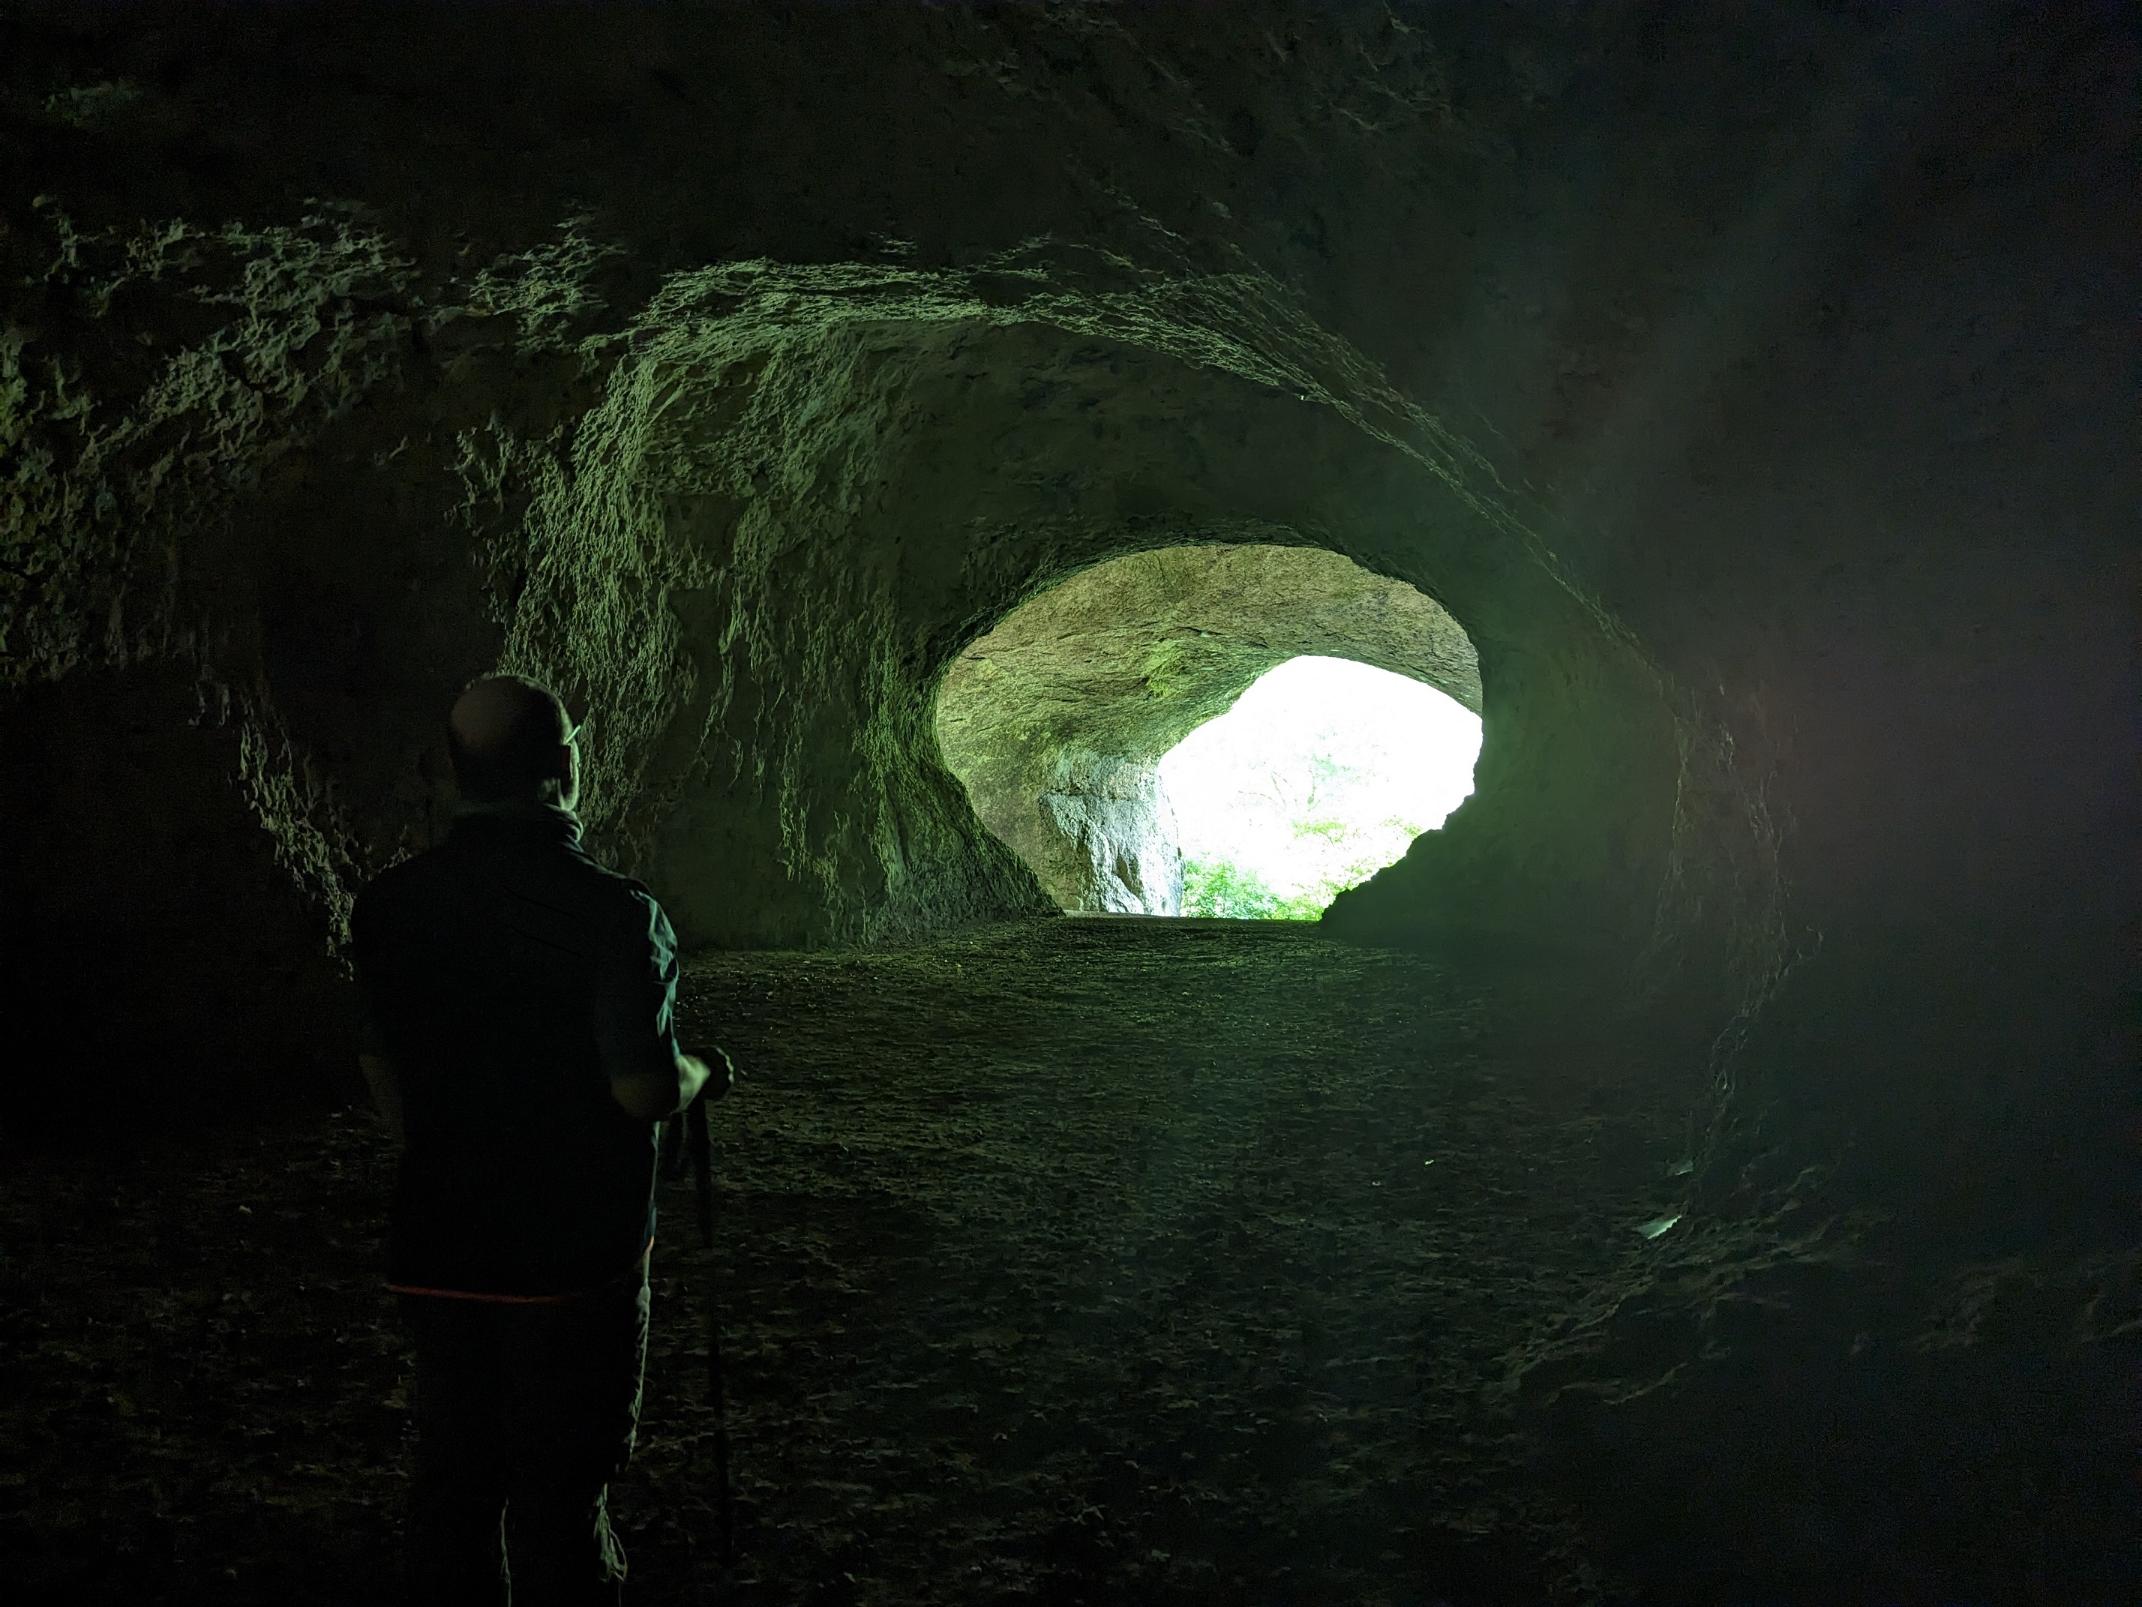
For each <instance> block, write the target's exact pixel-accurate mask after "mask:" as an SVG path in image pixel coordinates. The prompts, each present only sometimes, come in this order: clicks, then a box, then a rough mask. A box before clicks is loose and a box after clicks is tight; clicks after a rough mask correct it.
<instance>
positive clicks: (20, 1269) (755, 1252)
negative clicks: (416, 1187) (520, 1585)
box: [0, 919, 1698, 1607]
mask: <svg viewBox="0 0 2142 1607" xmlns="http://www.w3.org/2000/svg"><path fill="white" fill-rule="evenodd" d="M685 1013H686V1018H687V1030H686V1033H685V1036H686V1039H687V1042H699V1043H704V1042H707V1041H718V1042H721V1043H723V1044H725V1045H727V1046H728V1047H729V1048H730V1049H731V1050H732V1052H733V1053H734V1054H735V1056H736V1058H737V1060H738V1061H739V1063H740V1064H741V1065H742V1066H743V1067H744V1068H746V1070H747V1073H748V1076H749V1079H750V1080H749V1083H748V1086H747V1087H746V1088H744V1089H743V1090H742V1092H741V1093H740V1094H739V1095H738V1096H737V1098H736V1099H735V1100H734V1101H733V1102H732V1103H731V1104H730V1105H729V1106H727V1107H726V1108H725V1109H724V1110H723V1111H722V1112H721V1114H720V1117H719V1121H718V1130H719V1138H718V1141H717V1142H718V1145H719V1153H718V1156H717V1160H718V1164H719V1166H720V1168H721V1182H720V1188H719V1213H720V1225H719V1242H718V1245H717V1247H716V1249H715V1250H714V1251H713V1252H712V1253H711V1254H708V1253H704V1252H702V1251H701V1250H700V1249H699V1248H698V1247H697V1244H696V1239H695V1234H694V1229H693V1224H692V1211H691V1197H690V1194H689V1191H688V1189H682V1188H679V1189H673V1190H671V1191H670V1192H668V1193H666V1194H665V1200H664V1211H665V1223H664V1228H663V1232H662V1235H661V1239H660V1242H659V1243H658V1245H657V1247H656V1252H655V1272H656V1296H655V1297H656V1307H655V1336H654V1341H653V1349H652V1352H651V1355H650V1359H649V1367H648V1374H649V1376H648V1398H647V1409H646V1415H645V1418H644V1421H643V1428H642V1435H641V1444H640V1453H639V1455H638V1457H637V1459H636V1461H635V1464H634V1466H633V1469H632V1471H631V1473H630V1474H629V1475H628V1476H627V1478H626V1479H625V1480H624V1481H623V1483H622V1486H621V1487H620V1488H619V1489H617V1490H616V1492H615V1498H614V1502H615V1508H616V1511H617V1514H618V1520H619V1525H620V1529H621V1532H622V1533H623V1534H624V1536H625V1539H626V1543H627V1546H628V1549H629V1551H630V1553H631V1558H632V1575H633V1599H635V1600H638V1601H641V1602H643V1603H656V1602H662V1603H668V1602H695V1601H700V1600H711V1599H713V1598H712V1594H711V1591H712V1587H713V1585H714V1583H715V1572H714V1568H713V1559H712V1557H711V1555H710V1554H709V1553H710V1550H711V1545H712V1535H713V1530H714V1525H713V1517H712V1513H713V1488H714V1480H713V1477H712V1472H711V1461H712V1459H711V1455H710V1450H709V1445H710V1435H709V1429H710V1425H711V1423H712V1421H713V1418H712V1413H711V1408H710V1407H709V1405H708V1403H707V1402H706V1400H705V1398H704V1395H703V1386H702V1378H703V1370H704V1369H703V1357H704V1350H703V1345H704V1337H703V1336H704V1331H705V1330H704V1327H703V1318H702V1309H703V1308H702V1300H703V1298H704V1295H705V1293H706V1292H707V1291H708V1290H709V1289H711V1290H712V1291H713V1292H714V1293H715V1295H716V1297H717V1298H718V1301H719V1322H720V1329H719V1331H720V1334H721V1341H722V1346H723V1351H724V1355H725V1360H726V1364H727V1373H728V1396H729V1399H728V1423H729V1427H730V1434H731V1439H732V1442H733V1454H732V1461H733V1477H734V1489H735V1501H736V1509H735V1510H736V1515H737V1529H736V1540H737V1550H738V1557H739V1568H738V1571H737V1574H736V1576H735V1579H734V1582H733V1583H734V1592H733V1599H734V1600H737V1601H740V1602H745V1603H763V1604H767V1607H774V1604H801V1603H812V1604H835V1603H841V1604H857V1607H863V1604H872V1607H875V1604H917V1603H939V1602H943V1603H955V1602H956V1603H985V1604H986V1603H1004V1604H1011V1603H1078V1602H1092V1603H1101V1602H1109V1603H1150V1604H1154V1607H1172V1604H1189V1603H1201V1604H1202V1603H1244V1604H1247V1603H1258V1604H1266V1603H1272V1604H1277V1603H1361V1604H1373V1603H1384V1604H1390V1607H1399V1604H1420V1607H1425V1604H1429V1603H1435V1602H1449V1603H1475V1602H1501V1601H1511V1602H1516V1601H1532V1600H1541V1599H1545V1598H1548V1597H1553V1596H1560V1597H1576V1596H1581V1595H1584V1594H1587V1593H1589V1591H1590V1589H1591V1588H1592V1587H1593V1586H1594V1585H1595V1584H1598V1583H1601V1582H1600V1581H1596V1580H1593V1579H1592V1578H1591V1577H1590V1576H1589V1575H1588V1574H1587V1572H1586V1568H1585V1565H1584V1563H1583V1561H1582V1558H1581V1556H1580V1555H1579V1553H1578V1550H1577V1548H1576V1535H1577V1529H1576V1526H1575V1523H1574V1519H1573V1514H1572V1513H1571V1512H1569V1511H1568V1510H1566V1509H1565V1508H1564V1507H1563V1506H1562V1505H1561V1504H1560V1501H1559V1499H1558V1498H1557V1497H1555V1496H1553V1495H1551V1494H1550V1493H1548V1490H1547V1488H1546V1487H1545V1486H1544V1485H1543V1484H1541V1482H1540V1481H1538V1480H1536V1479H1533V1478H1530V1477H1528V1475H1527V1473H1526V1468H1527V1466H1528V1465H1529V1463H1530V1461H1531V1452H1530V1449H1529V1448H1528V1447H1527V1446H1526V1445H1525V1444H1524V1443H1523V1439H1524V1432H1525V1431H1524V1429H1523V1427H1522V1426H1521V1424H1520V1421H1519V1418H1518V1415H1517V1413H1516V1411H1515V1408H1514V1406H1513V1401H1514V1399H1515V1396H1516V1394H1517V1390H1516V1388H1515V1384H1516V1380H1517V1378H1518V1376H1519V1374H1520V1373H1521V1372H1522V1371H1523V1370H1524V1369H1525V1368H1526V1366H1527V1365H1528V1364H1529V1363H1531V1362H1532V1361H1534V1360H1536V1359H1538V1358H1539V1357H1541V1356H1543V1355H1546V1354H1547V1353H1549V1352H1550V1351H1552V1350H1554V1349H1555V1348H1556V1347H1557V1346H1558V1345H1562V1344H1565V1343H1566V1342H1567V1341H1568V1340H1569V1339H1570V1337H1571V1335H1572V1334H1573V1333H1576V1332H1578V1331H1579V1330H1581V1329H1582V1328H1583V1327H1584V1325H1585V1324H1586V1323H1587V1322H1589V1321H1591V1320H1593V1319H1595V1318H1596V1317H1597V1316H1598V1315H1599V1314H1600V1312H1601V1311H1602V1310H1603V1309H1604V1307H1605V1306H1606V1305H1607V1304H1609V1303H1610V1298H1611V1295H1612V1293H1613V1291H1615V1290H1616V1289H1617V1288H1626V1287H1630V1286H1632V1285H1633V1284H1634V1283H1635V1282H1636V1281H1639V1280H1640V1279H1641V1278H1642V1276H1643V1272H1644V1265H1645V1257H1647V1256H1648V1255H1651V1254H1653V1253H1654V1248H1653V1245H1652V1244H1651V1242H1650V1241H1648V1240H1647V1239H1646V1238H1645V1236H1644V1234H1643V1233H1642V1232H1641V1231H1640V1230H1641V1227H1642V1225H1643V1224H1645V1223H1646V1222H1649V1221H1651V1220H1653V1219H1655V1218H1657V1217H1659V1216H1661V1215H1663V1214H1669V1213H1671V1212H1672V1211H1673V1210H1674V1209H1675V1208H1676V1200H1677V1190H1678V1189H1679V1188H1680V1187H1681V1186H1682V1184H1681V1182H1680V1181H1678V1180H1677V1178H1676V1176H1675V1173H1676V1170H1677V1164H1676V1163H1677V1162H1678V1161H1679V1160H1680V1159H1681V1158H1682V1156H1683V1155H1684V1154H1685V1150H1686V1144H1687V1136H1688V1128H1689V1119H1690V1111H1691V1110H1692V1108H1693V1107H1694V1105H1695V1103H1696V1101H1697V1098H1698V1091H1697V1089H1696V1087H1695V1084H1694V1081H1693V1079H1692V1077H1691V1074H1690V1073H1691V1069H1692V1068H1691V1067H1690V1066H1688V1065H1686V1064H1669V1063H1666V1061H1665V1060H1663V1059H1662V1057H1661V1055H1660V1053H1659V1052H1658V1051H1656V1050H1653V1051H1651V1052H1648V1053H1647V1052H1643V1051H1640V1050H1639V1049H1637V1048H1636V1047H1634V1046H1632V1045H1629V1044H1626V1043H1624V1044H1622V1045H1620V1046H1618V1047H1617V1046H1616V1045H1614V1044H1613V1043H1611V1042H1605V1041H1586V1040H1585V1038H1584V1037H1583V1036H1582V1035H1577V1036H1572V1035H1571V1034H1570V1033H1569V1032H1568V1031H1567V1030H1565V1028H1564V1027H1562V1026H1559V1025H1556V1024H1555V1020H1556V1018H1555V1016H1554V1014H1553V1012H1545V1013H1543V1011H1542V1008H1541V1001H1540V1000H1538V999H1537V998H1536V997H1532V998H1523V997H1518V996H1515V995H1512V996H1501V995H1499V994H1498V992H1497V990H1496V989H1495V987H1494V986H1493V985H1492V984H1491V983H1490V982H1488V981H1485V980H1483V979H1481V978H1478V977H1474V978H1472V979H1471V980H1466V979H1464V978H1461V977H1459V976H1456V975H1453V974H1452V973H1451V972H1450V971H1448V970H1447V969H1441V968H1438V967H1437V966H1436V965H1434V964H1431V963H1430V962H1428V961H1426V960H1423V959H1420V958H1418V957H1413V956H1407V955H1401V954H1394V953H1386V952H1380V951H1375V950H1364V949H1358V948H1351V947H1347V946H1343V945H1340V944H1336V943H1333V942H1331V941H1329V940H1327V939H1325V938H1322V937H1320V936H1318V935H1317V933H1316V932H1315V930H1314V929H1313V928H1309V927H1302V926H1288V925H1280V924H1272V925H1262V926H1250V925H1236V924H1230V923H1203V922H1159V921H1137V920H1105V919H1104V920H1055V921H1040V922H1030V923H1024V924H1018V925H1012V926H1005V927H999V928H993V929H989V930H987V931H983V932H979V933H976V934H973V935H970V936H967V937H964V938H961V939H958V940H954V941H948V942H942V943H937V944H933V945H930V946H928V947H923V948H915V949H908V950H900V951H881V952H874V953H868V954H861V953H857V954H808V955H806V954H755V955H732V956H722V957H716V958H713V959H709V960H706V961H703V962H701V963H699V964H697V965H696V966H695V967H694V969H693V970H692V973H691V975H690V978H689V984H688V990H687V997H686V1006H685ZM390 1166H391V1158H390V1155H389V1152H388V1148H387V1146H386V1144H385V1142H384V1141H383V1139H382V1138H381V1137H380V1136H379V1135H378V1133H377V1131H376V1130H375V1128H374V1126H373V1125H372V1123H371V1121H370V1119H369V1117H368V1116H367V1115H366V1114H365V1113H364V1112H362V1111H360V1110H354V1109H353V1110H343V1111H339V1112H336V1113H334V1114H333V1115H332V1116H331V1117H328V1118H323V1119H319V1120H315V1121H311V1122H308V1123H302V1124H297V1125H290V1126H283V1127H278V1128H277V1129H275V1130H273V1131H266V1132H263V1131H254V1132H250V1133H234V1134H226V1135H224V1136H221V1137H214V1138H207V1139H203V1138H199V1137H195V1138H189V1139H186V1140H183V1141H181V1140H178V1139H158V1138H157V1137H156V1136H155V1135H154V1134H153V1133H152V1132H150V1131H147V1130H146V1124H139V1123H137V1124H136V1125H134V1126H133V1127H131V1128H130V1129H129V1130H127V1131H124V1132H119V1133H116V1134H115V1135H114V1136H113V1139H112V1142H111V1144H110V1145H108V1146H106V1147H105V1148H104V1149H103V1150H102V1151H101V1152H100V1154H99V1158H97V1159H95V1160H93V1161H86V1162H85V1161H84V1160H82V1159H81V1158H79V1157H77V1158H74V1159H69V1160H64V1161H62V1160H59V1159H56V1158H54V1159H46V1160H37V1161H32V1162H29V1163H26V1164H24V1165H21V1166H19V1167H17V1168H16V1169H15V1170H14V1171H13V1172H12V1173H11V1175H10V1176H9V1177H8V1178H7V1179H6V1181H5V1183H4V1185H0V1228H4V1235H5V1236H4V1244H5V1254H6V1259H5V1264H4V1267H0V1299H4V1306H0V1391H4V1400H5V1403H6V1410H7V1429H6V1436H7V1444H6V1447H5V1451H6V1454H5V1456H4V1457H0V1560H4V1566H5V1568H6V1571H7V1574H8V1576H9V1581H10V1583H9V1589H8V1594H9V1597H10V1599H11V1600H14V1601H16V1602H22V1603H33V1602H34V1603H43V1602H70V1603H75V1602H83V1603H87V1602H105V1601H120V1600H125V1601H128V1602H135V1603H149V1602H158V1601H173V1602H176V1601H204V1600H218V1601H228V1602H234V1603H267V1602H276V1603H287V1602H318V1603H343V1602H350V1603H356V1602H367V1603H370V1602H377V1601H380V1600H382V1599H390V1593H389V1591H388V1590H387V1587H386V1585H385V1580H386V1579H387V1578H388V1577H389V1576H390V1574H391V1568H392V1560H393V1558H394V1556H395V1554H396V1548H397V1545H398V1537H399V1530H400V1513H399V1504H400V1501H401V1496H402V1490H403V1475H402V1471H401V1457H402V1453H403V1448H404V1439H405V1433H406V1428H407V1423H408V1388H409V1367H408V1362H407V1358H406V1356H405V1354H404V1350H403V1347H402V1343H401V1339H400V1336H399V1334H398V1332H397V1330H396V1328H395V1325H394V1322H393V1317H392V1310H391V1307H390V1305H389V1304H388V1300H387V1297H386V1296H385V1295H384V1294H383V1292H382V1291H381V1290H380V1289H379V1287H378V1283H377V1274H376V1268H377V1264H378V1255H379V1238H380V1230H381V1214H382V1202H383V1200H384V1195H385V1191H386V1187H387V1183H388V1177H389V1171H390Z"/></svg>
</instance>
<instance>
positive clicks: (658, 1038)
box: [596, 889, 728, 1122]
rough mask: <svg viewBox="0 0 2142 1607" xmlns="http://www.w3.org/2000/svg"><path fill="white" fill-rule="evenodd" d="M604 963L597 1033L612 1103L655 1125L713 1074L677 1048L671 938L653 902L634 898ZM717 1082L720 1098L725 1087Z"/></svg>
mask: <svg viewBox="0 0 2142 1607" xmlns="http://www.w3.org/2000/svg"><path fill="white" fill-rule="evenodd" d="M606 958H607V962H608V963H607V965H606V968H605V970H604V972H603V975H602V977H601V978H600V982H599V986H598V989H597V995H596V1008H597V1010H598V1012H599V1016H598V1020H597V1023H596V1026H597V1037H598V1040H599V1042H600V1044H601V1047H602V1058H603V1068H604V1070H605V1071H606V1072H608V1074H609V1078H610V1097H611V1098H612V1099H614V1100H615V1101H616V1102H617V1105H618V1108H619V1109H620V1110H622V1111H624V1113H625V1114H626V1115H628V1116H630V1117H632V1118H633V1120H635V1121H642V1122H658V1121H661V1120H662V1119H663V1118H665V1117H668V1116H674V1115H676V1114H677V1112H678V1111H680V1110H682V1109H684V1107H685V1106H687V1105H689V1104H690V1103H691V1102H692V1101H693V1100H694V1099H696V1098H698V1097H699V1091H700V1090H701V1089H702V1088H704V1087H705V1086H706V1084H707V1080H708V1078H709V1076H710V1075H711V1072H710V1069H709V1067H708V1066H707V1063H706V1062H705V1061H704V1060H701V1059H700V1058H699V1057H698V1056H697V1055H688V1054H686V1053H684V1051H683V1050H681V1049H679V1048H678V1047H677V1032H676V1010H677V934H676V932H675V931H674V930H673V929H672V928H671V926H670V924H669V917H668V916H667V915H665V914H663V913H662V906H661V905H660V904H658V903H656V902H655V901H654V899H653V897H652V896H651V895H649V894H647V893H644V892H641V891H639V890H637V889H635V890H634V892H633V894H632V902H631V907H630V909H629V911H628V912H627V917H626V920H625V923H624V926H623V929H622V931H621V933H620V935H619V937H618V940H617V942H616V945H615V947H614V949H613V950H612V952H611V953H610V954H609V955H608V956H607V957H606ZM716 1081H717V1086H718V1087H719V1088H720V1089H721V1090H722V1091H724V1092H726V1090H727V1086H728V1080H727V1079H726V1078H719V1079H716Z"/></svg>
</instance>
